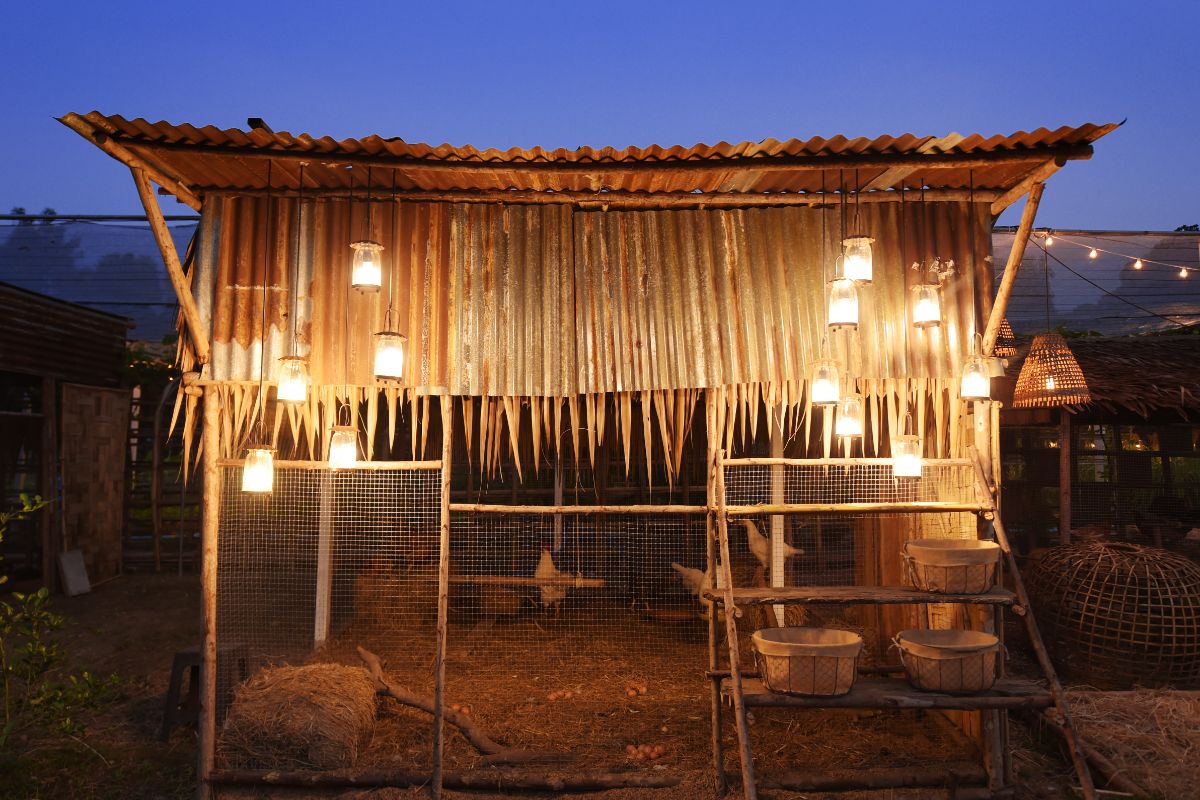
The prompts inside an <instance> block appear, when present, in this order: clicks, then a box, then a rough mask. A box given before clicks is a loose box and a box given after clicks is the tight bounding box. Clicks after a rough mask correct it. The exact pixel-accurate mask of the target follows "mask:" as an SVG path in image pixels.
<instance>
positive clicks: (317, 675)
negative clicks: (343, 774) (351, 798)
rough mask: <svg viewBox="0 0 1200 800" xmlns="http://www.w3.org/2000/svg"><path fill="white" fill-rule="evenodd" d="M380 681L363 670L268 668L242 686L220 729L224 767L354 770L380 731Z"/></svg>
mask: <svg viewBox="0 0 1200 800" xmlns="http://www.w3.org/2000/svg"><path fill="white" fill-rule="evenodd" d="M375 702H376V700H375V682H374V680H373V679H372V678H371V675H370V674H369V673H368V672H367V671H366V670H365V669H363V668H362V667H347V666H343V665H341V664H308V665H306V666H302V667H267V668H265V669H263V670H261V671H259V672H257V673H256V674H255V675H253V676H252V677H251V678H250V680H248V681H246V683H244V684H242V685H241V686H240V687H238V689H237V691H236V692H235V693H234V698H233V704H232V705H231V706H230V708H229V715H228V716H227V717H226V718H225V724H224V726H223V727H222V729H221V738H220V742H219V745H218V747H219V754H220V757H221V760H222V762H223V763H224V765H225V766H227V767H241V768H247V769H289V768H313V769H339V768H343V767H352V766H354V763H355V762H356V761H357V760H358V754H359V752H360V750H361V749H362V748H363V747H365V746H366V744H367V743H368V742H369V741H370V736H371V731H372V729H373V728H374V725H375Z"/></svg>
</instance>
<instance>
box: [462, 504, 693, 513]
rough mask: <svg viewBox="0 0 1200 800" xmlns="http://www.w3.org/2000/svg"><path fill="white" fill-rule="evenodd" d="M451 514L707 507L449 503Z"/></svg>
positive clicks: (660, 510) (661, 510)
mask: <svg viewBox="0 0 1200 800" xmlns="http://www.w3.org/2000/svg"><path fill="white" fill-rule="evenodd" d="M450 511H451V512H467V513H472V514H706V513H708V507H707V506H684V505H674V506H667V505H664V506H651V505H627V506H614V505H604V506H570V505H564V506H533V505H506V504H503V503H451V504H450Z"/></svg>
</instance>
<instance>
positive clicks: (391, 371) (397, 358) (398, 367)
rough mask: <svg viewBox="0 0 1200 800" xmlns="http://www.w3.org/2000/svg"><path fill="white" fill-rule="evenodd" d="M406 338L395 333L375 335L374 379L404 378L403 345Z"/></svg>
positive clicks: (381, 332) (385, 332)
mask: <svg viewBox="0 0 1200 800" xmlns="http://www.w3.org/2000/svg"><path fill="white" fill-rule="evenodd" d="M407 341H408V337H407V336H405V335H404V334H403V333H396V332H395V331H380V332H379V333H377V334H375V377H376V378H379V379H381V380H385V381H386V380H400V379H401V378H403V377H404V343H405V342H407Z"/></svg>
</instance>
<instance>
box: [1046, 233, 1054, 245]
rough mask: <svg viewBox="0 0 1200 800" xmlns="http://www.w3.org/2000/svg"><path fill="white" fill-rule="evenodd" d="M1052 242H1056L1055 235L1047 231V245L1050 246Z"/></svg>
mask: <svg viewBox="0 0 1200 800" xmlns="http://www.w3.org/2000/svg"><path fill="white" fill-rule="evenodd" d="M1052 244H1054V237H1053V236H1051V235H1050V234H1048V233H1047V234H1046V247H1049V246H1050V245H1052Z"/></svg>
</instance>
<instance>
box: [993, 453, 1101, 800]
mask: <svg viewBox="0 0 1200 800" xmlns="http://www.w3.org/2000/svg"><path fill="white" fill-rule="evenodd" d="M976 476H977V478H978V480H979V481H980V483H981V485H982V486H984V487H986V486H987V481H986V480H985V479H984V473H983V469H982V467H981V466H980V465H979V464H978V463H976ZM992 527H993V529H994V530H995V531H996V543H997V544H998V545H1000V550H1001V551H1002V552H1003V553H1004V562H1005V564H1006V565H1007V566H1008V569H1009V571H1010V572H1011V573H1012V582H1013V591H1014V592H1015V593H1016V595H1017V604H1018V605H1019V606H1020V607H1021V609H1022V610H1023V614H1022V616H1023V617H1024V620H1025V629H1026V630H1027V631H1028V632H1029V642H1030V644H1031V645H1032V646H1033V652H1034V654H1035V655H1036V656H1037V661H1038V665H1039V666H1040V667H1041V668H1042V674H1043V675H1044V676H1045V678H1046V683H1047V685H1048V687H1049V689H1050V697H1051V698H1052V699H1053V700H1054V710H1055V713H1056V715H1057V716H1056V718H1055V722H1057V723H1058V724H1059V725H1060V726H1061V727H1062V729H1063V736H1064V737H1065V738H1066V740H1067V750H1068V751H1069V752H1070V754H1071V763H1072V764H1073V765H1074V767H1075V775H1076V777H1078V778H1079V785H1080V789H1081V791H1082V793H1083V797H1084V800H1096V786H1095V784H1094V783H1093V782H1092V773H1091V771H1090V770H1089V769H1088V763H1087V756H1086V755H1085V753H1084V749H1083V740H1082V738H1081V737H1080V736H1079V732H1078V731H1077V730H1076V729H1075V725H1074V723H1073V722H1072V721H1071V716H1070V713H1069V712H1068V710H1067V698H1066V693H1065V692H1064V691H1063V688H1062V683H1060V682H1059V680H1058V672H1057V671H1056V670H1055V669H1054V664H1053V663H1052V662H1051V661H1050V655H1049V653H1048V652H1047V650H1046V644H1045V642H1043V641H1042V634H1041V632H1040V631H1039V630H1038V626H1037V621H1036V620H1035V619H1034V615H1033V607H1032V606H1031V605H1030V603H1029V593H1028V592H1027V591H1026V590H1025V581H1024V580H1022V579H1021V571H1020V570H1019V569H1018V568H1017V559H1016V555H1015V554H1014V553H1013V550H1012V545H1011V544H1010V542H1009V540H1008V533H1007V531H1005V529H1004V523H1002V522H1001V521H1000V515H999V514H996V515H995V516H994V518H993V519H992Z"/></svg>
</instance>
